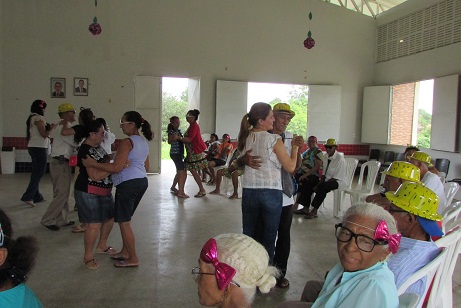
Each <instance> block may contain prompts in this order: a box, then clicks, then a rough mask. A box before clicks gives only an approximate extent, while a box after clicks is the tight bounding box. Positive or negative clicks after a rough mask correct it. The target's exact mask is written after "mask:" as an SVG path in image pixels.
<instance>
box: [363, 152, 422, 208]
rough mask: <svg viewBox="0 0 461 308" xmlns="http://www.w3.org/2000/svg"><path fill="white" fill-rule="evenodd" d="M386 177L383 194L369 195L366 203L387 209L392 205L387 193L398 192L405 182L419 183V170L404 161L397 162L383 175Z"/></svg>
mask: <svg viewBox="0 0 461 308" xmlns="http://www.w3.org/2000/svg"><path fill="white" fill-rule="evenodd" d="M382 176H385V178H384V183H383V185H382V189H381V192H380V193H378V194H373V195H369V196H367V197H366V198H365V201H366V202H369V203H375V204H377V205H379V206H382V207H384V209H387V208H388V207H389V205H390V204H391V203H390V201H389V199H387V198H386V194H385V193H386V192H388V191H396V190H397V189H398V188H399V186H400V185H401V184H402V183H403V182H407V181H410V182H416V183H419V178H420V174H419V168H418V167H416V166H415V165H413V164H410V163H407V162H404V161H395V162H393V163H391V164H390V166H389V168H387V170H386V171H384V172H383V173H382Z"/></svg>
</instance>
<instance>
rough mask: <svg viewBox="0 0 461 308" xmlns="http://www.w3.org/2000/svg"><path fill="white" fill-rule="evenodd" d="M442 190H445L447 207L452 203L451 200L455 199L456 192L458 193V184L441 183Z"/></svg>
mask: <svg viewBox="0 0 461 308" xmlns="http://www.w3.org/2000/svg"><path fill="white" fill-rule="evenodd" d="M443 189H444V190H445V196H446V197H447V207H448V206H449V205H450V204H451V202H452V201H453V198H454V197H455V195H456V192H458V189H459V184H458V183H456V182H446V183H443Z"/></svg>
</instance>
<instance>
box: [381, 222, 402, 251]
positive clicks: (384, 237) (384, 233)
mask: <svg viewBox="0 0 461 308" xmlns="http://www.w3.org/2000/svg"><path fill="white" fill-rule="evenodd" d="M401 238H402V235H401V234H400V233H395V234H389V228H388V226H387V223H386V221H384V220H381V221H380V222H379V224H378V226H377V227H376V231H375V240H377V241H387V242H388V243H389V249H390V250H391V252H392V253H393V254H394V253H396V252H397V251H398V250H399V246H400V239H401Z"/></svg>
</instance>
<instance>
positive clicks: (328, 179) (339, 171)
mask: <svg viewBox="0 0 461 308" xmlns="http://www.w3.org/2000/svg"><path fill="white" fill-rule="evenodd" d="M324 146H325V150H326V151H327V155H326V156H325V157H324V161H323V175H322V176H321V177H320V181H319V183H318V184H317V185H316V186H315V187H314V189H313V190H314V191H315V197H314V200H312V203H311V205H312V206H313V207H314V208H313V209H312V210H311V211H310V212H307V213H306V215H305V216H304V218H306V219H313V218H317V210H318V208H319V207H320V205H322V202H323V200H325V197H326V196H327V194H328V193H329V192H330V191H332V190H335V189H338V188H340V187H343V186H344V185H345V184H346V183H345V177H346V161H345V159H344V154H343V153H340V152H338V151H336V149H337V147H338V143H337V142H336V139H333V138H330V139H328V140H327V142H326V143H325V145H324ZM306 210H308V209H306Z"/></svg>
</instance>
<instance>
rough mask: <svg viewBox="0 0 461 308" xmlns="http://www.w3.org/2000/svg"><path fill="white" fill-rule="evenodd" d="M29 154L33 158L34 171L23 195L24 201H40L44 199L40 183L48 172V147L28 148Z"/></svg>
mask: <svg viewBox="0 0 461 308" xmlns="http://www.w3.org/2000/svg"><path fill="white" fill-rule="evenodd" d="M28 150H29V155H30V157H31V158H32V173H31V174H30V180H29V186H27V189H26V192H25V193H24V194H23V195H22V198H21V200H22V201H33V202H39V201H41V200H42V199H43V197H42V195H41V194H40V191H39V189H38V185H39V183H40V180H41V179H42V177H43V175H44V174H45V172H46V164H47V159H48V155H47V153H46V151H47V149H46V148H28Z"/></svg>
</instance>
